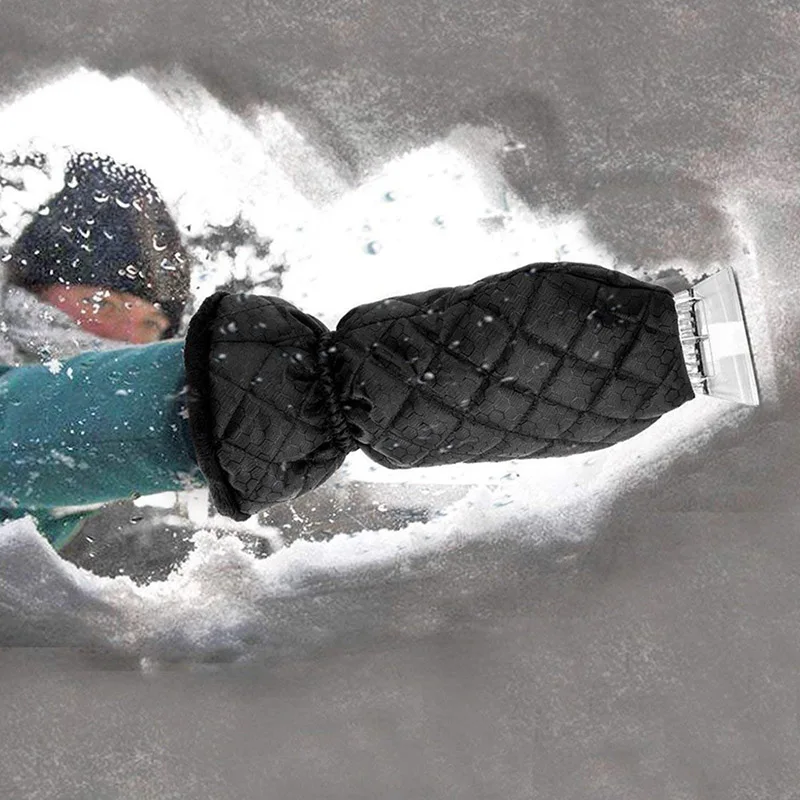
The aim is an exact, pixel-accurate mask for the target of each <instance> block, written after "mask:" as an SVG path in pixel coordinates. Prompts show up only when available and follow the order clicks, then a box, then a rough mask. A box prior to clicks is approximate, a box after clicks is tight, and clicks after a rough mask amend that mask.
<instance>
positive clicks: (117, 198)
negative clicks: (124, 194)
mask: <svg viewBox="0 0 800 800" xmlns="http://www.w3.org/2000/svg"><path fill="white" fill-rule="evenodd" d="M114 201H115V202H116V204H117V205H118V206H119V207H120V208H130V207H131V204H130V203H126V202H124V201H123V200H120V199H119V197H115V198H114Z"/></svg>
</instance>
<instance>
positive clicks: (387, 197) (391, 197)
mask: <svg viewBox="0 0 800 800" xmlns="http://www.w3.org/2000/svg"><path fill="white" fill-rule="evenodd" d="M383 199H384V200H386V202H387V203H393V202H394V201H395V200H397V195H396V194H395V193H394V192H386V194H385V195H384V196H383Z"/></svg>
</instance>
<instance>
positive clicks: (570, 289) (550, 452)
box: [185, 264, 693, 519]
mask: <svg viewBox="0 0 800 800" xmlns="http://www.w3.org/2000/svg"><path fill="white" fill-rule="evenodd" d="M185 359H186V370H187V380H188V384H189V390H190V395H189V396H190V400H189V414H190V426H191V431H192V436H193V440H194V443H195V448H196V454H197V459H198V463H199V464H200V467H201V468H202V470H203V472H204V473H205V475H206V477H207V478H208V480H209V484H210V487H211V492H212V497H213V499H214V502H215V504H216V506H217V508H218V510H219V511H220V513H222V514H225V515H227V516H232V517H234V518H235V519H244V518H246V517H247V516H248V515H250V514H253V513H255V512H256V511H258V510H259V509H261V508H263V507H265V506H267V505H270V504H272V503H276V502H279V501H281V500H287V499H290V498H292V497H296V496H297V495H299V494H302V493H303V492H306V491H308V490H309V489H313V488H315V487H316V486H319V484H321V483H322V482H323V481H325V480H326V479H327V478H328V477H330V475H331V474H332V473H333V472H334V471H335V470H336V469H337V468H338V467H339V466H340V465H341V463H342V461H343V460H344V458H345V456H346V455H347V453H348V452H350V451H351V450H353V449H356V448H357V447H362V448H363V449H364V450H365V452H366V453H367V454H368V455H369V456H370V457H371V458H373V459H374V460H376V461H377V462H378V463H380V464H383V465H384V466H387V467H415V466H431V465H436V464H452V463H457V462H469V461H499V460H504V459H510V458H531V457H535V456H540V457H541V456H556V455H566V454H571V453H576V452H585V451H589V450H595V449H598V448H602V447H607V446H609V445H611V444H614V443H616V442H619V441H622V440H623V439H627V438H629V437H630V436H633V435H634V434H636V433H638V432H639V431H641V430H643V429H644V428H646V427H648V426H649V425H650V424H652V423H653V422H654V421H655V420H656V419H658V418H659V417H660V416H661V415H662V414H664V413H666V412H667V411H669V410H671V409H673V408H677V407H678V406H679V405H681V404H682V403H683V402H685V401H686V400H688V399H690V398H691V397H693V392H692V388H691V384H690V382H689V377H688V375H687V373H686V368H685V366H684V363H683V357H682V352H681V347H680V341H679V337H678V329H677V317H676V313H675V306H674V303H673V300H672V295H671V293H670V292H669V291H668V290H666V289H664V288H662V287H658V286H654V285H650V284H646V283H643V282H641V281H638V280H636V279H634V278H630V277H628V276H626V275H622V274H621V273H618V272H613V271H611V270H605V269H602V268H600V267H593V266H589V265H583V264H535V265H531V266H529V267H524V268H522V269H519V270H515V271H513V272H508V273H505V274H502V275H494V276H491V277H489V278H485V279H483V280H481V281H478V282H477V283H474V284H472V285H469V286H461V287H456V288H447V289H434V290H430V291H426V292H421V293H418V294H413V295H407V296H403V297H396V298H391V299H388V300H382V301H380V302H377V303H370V304H367V305H362V306H359V307H358V308H355V309H353V310H352V311H350V312H349V313H348V314H347V315H346V316H345V317H344V318H343V319H342V320H341V322H340V323H339V325H338V327H337V329H336V331H335V332H334V333H333V334H331V333H330V332H329V331H328V330H327V329H326V328H325V326H324V325H322V323H321V322H319V321H318V320H316V319H314V318H313V317H311V316H309V315H307V314H304V313H303V312H301V311H299V310H298V309H296V308H295V307H294V306H292V305H291V304H290V303H287V302H286V301H284V300H280V299H278V298H274V297H257V296H247V295H226V294H224V293H220V294H216V295H214V296H212V297H211V298H209V299H208V300H206V302H205V303H204V304H203V306H202V307H201V308H200V310H199V311H198V313H197V314H196V315H195V317H194V318H193V320H192V323H191V325H190V328H189V333H188V336H187V342H186V351H185Z"/></svg>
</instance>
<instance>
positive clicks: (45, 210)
mask: <svg viewBox="0 0 800 800" xmlns="http://www.w3.org/2000/svg"><path fill="white" fill-rule="evenodd" d="M39 213H40V214H41V215H42V216H43V217H46V216H47V215H48V214H49V213H50V206H42V207H41V208H40V209H39Z"/></svg>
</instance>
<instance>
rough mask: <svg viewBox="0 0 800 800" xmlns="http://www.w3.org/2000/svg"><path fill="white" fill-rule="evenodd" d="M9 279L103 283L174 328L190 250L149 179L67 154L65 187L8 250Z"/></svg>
mask: <svg viewBox="0 0 800 800" xmlns="http://www.w3.org/2000/svg"><path fill="white" fill-rule="evenodd" d="M10 256H11V258H10V260H9V262H8V278H9V281H11V282H12V283H14V284H16V285H18V286H22V287H24V288H27V289H32V290H35V289H36V288H39V287H44V286H50V285H52V284H55V283H61V284H76V283H78V284H85V285H90V286H102V287H103V288H106V289H115V290H117V291H120V292H128V293H130V294H132V295H135V296H137V297H141V298H142V299H143V300H147V301H148V302H150V303H153V304H155V305H157V306H158V307H159V308H160V309H161V310H162V311H163V312H164V314H166V316H167V317H168V318H169V320H170V327H169V329H168V330H167V332H166V333H165V337H167V336H171V335H173V334H174V333H175V331H176V330H177V328H178V326H179V324H180V321H181V315H182V313H183V309H184V306H185V305H186V301H187V299H188V298H189V278H190V257H189V255H188V253H187V252H186V250H185V249H184V247H183V244H182V242H181V238H180V234H179V232H178V228H177V226H176V225H175V223H174V222H173V220H172V218H171V217H170V215H169V212H168V211H167V208H166V206H165V205H164V202H163V201H162V199H161V197H160V196H159V194H158V191H157V190H156V188H155V186H154V185H153V183H152V181H151V180H150V178H149V177H148V176H147V175H146V174H145V173H144V172H143V171H142V170H140V169H137V168H135V167H132V166H129V165H127V164H118V163H117V162H116V161H114V160H113V159H112V158H109V157H107V156H98V155H96V154H93V153H79V154H78V155H76V156H74V157H73V158H72V159H70V162H69V164H68V165H67V169H66V173H65V175H64V188H63V189H61V190H60V191H59V192H58V193H56V194H55V195H53V197H51V198H50V200H49V201H48V202H47V204H46V205H45V206H43V207H42V208H41V209H39V213H38V214H37V215H36V217H35V218H34V219H33V220H32V221H31V222H30V223H28V225H27V226H26V227H25V229H24V230H23V231H22V233H21V234H20V236H19V238H18V239H17V240H16V242H15V243H14V245H13V246H12V247H11V250H10Z"/></svg>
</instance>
